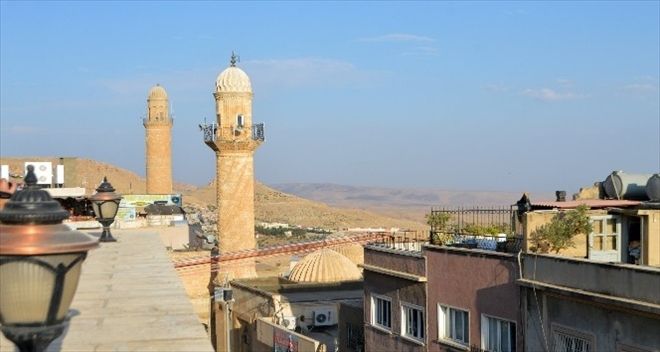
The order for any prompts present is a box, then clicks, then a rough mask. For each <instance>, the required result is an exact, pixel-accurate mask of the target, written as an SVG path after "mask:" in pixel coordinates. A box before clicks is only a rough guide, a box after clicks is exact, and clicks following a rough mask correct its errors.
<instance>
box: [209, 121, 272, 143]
mask: <svg viewBox="0 0 660 352" xmlns="http://www.w3.org/2000/svg"><path fill="white" fill-rule="evenodd" d="M199 129H200V130H201V131H202V134H203V136H204V142H205V143H213V142H216V141H217V140H218V139H222V140H239V139H242V138H245V137H246V134H247V133H250V132H251V133H250V138H251V139H252V140H255V141H260V142H263V141H264V140H265V133H264V124H263V123H257V124H254V125H252V126H251V128H250V129H248V128H247V127H244V126H224V127H219V126H218V124H217V123H204V124H200V125H199Z"/></svg>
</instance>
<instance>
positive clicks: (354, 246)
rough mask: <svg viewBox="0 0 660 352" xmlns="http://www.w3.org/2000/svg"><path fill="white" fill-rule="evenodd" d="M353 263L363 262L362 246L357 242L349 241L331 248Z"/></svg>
mask: <svg viewBox="0 0 660 352" xmlns="http://www.w3.org/2000/svg"><path fill="white" fill-rule="evenodd" d="M332 249H333V250H334V251H335V252H337V253H339V254H341V255H343V256H344V257H346V258H348V259H349V260H350V261H352V262H353V263H355V264H364V247H362V245H361V244H359V243H349V244H344V245H341V246H337V247H334V248H332Z"/></svg>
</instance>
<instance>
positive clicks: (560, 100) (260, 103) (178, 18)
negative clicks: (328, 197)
mask: <svg viewBox="0 0 660 352" xmlns="http://www.w3.org/2000/svg"><path fill="white" fill-rule="evenodd" d="M659 4H660V2H651V1H648V2H625V3H623V2H620V3H619V2H576V3H570V2H560V3H549V2H548V3H543V2H500V3H495V2H473V3H453V2H440V3H435V2H420V3H414V2H405V3H403V2H402V3H397V2H382V3H381V2H363V3H344V2H341V3H311V2H310V3H303V2H247V3H238V2H237V3H224V2H199V3H192V2H186V3H183V2H143V3H134V2H88V3H83V2H70V3H56V2H40V3H25V2H20V3H18V2H2V5H1V13H0V20H1V21H0V22H1V24H0V30H1V31H0V99H1V100H0V127H1V129H0V154H1V155H3V156H25V155H31V156H35V155H36V156H80V157H86V158H94V159H98V160H102V161H106V162H110V163H113V164H116V165H118V166H121V167H125V168H128V169H130V170H133V171H135V172H137V173H139V174H142V175H143V174H144V128H143V126H142V124H141V118H142V117H143V115H144V112H145V109H146V94H147V92H148V90H149V88H150V87H151V86H152V85H153V84H155V83H160V84H161V85H163V86H164V87H165V88H166V89H167V90H168V93H169V96H170V102H171V104H172V105H173V111H174V115H175V116H174V118H175V125H174V130H173V146H174V150H173V163H174V177H175V179H176V180H177V181H182V182H188V183H193V184H203V183H206V182H208V181H209V180H210V179H211V178H212V177H213V172H214V162H215V161H214V156H213V153H212V152H211V150H210V149H209V148H208V147H206V146H205V145H204V144H203V143H202V136H201V134H200V132H199V131H198V128H197V125H198V124H199V123H200V122H201V121H203V119H204V118H207V119H209V120H211V119H213V118H214V101H213V97H212V92H213V85H214V81H215V77H216V76H217V74H218V73H219V72H221V71H222V70H223V69H224V68H225V67H226V66H227V65H228V60H229V55H230V53H231V51H232V50H236V51H237V52H238V53H239V54H240V56H241V60H242V61H241V63H240V64H239V66H240V67H242V68H243V69H244V70H245V71H246V72H247V73H248V74H249V75H250V77H251V79H252V85H253V90H254V94H255V97H254V111H253V118H254V120H255V122H265V123H266V128H267V130H266V138H267V141H266V143H265V144H264V145H263V146H262V147H261V148H260V149H259V150H258V151H257V154H256V157H255V168H256V174H257V178H258V179H259V180H261V181H263V182H266V183H283V182H332V183H338V184H349V185H373V186H395V187H433V188H446V189H478V190H510V191H550V190H555V189H566V190H568V191H569V192H571V191H576V190H577V188H578V187H580V186H585V185H590V184H592V183H593V182H594V181H597V180H602V179H604V178H605V177H606V176H607V174H608V173H609V172H611V171H612V170H615V169H622V170H626V171H628V172H658V171H659V169H660V97H659V96H660V93H659V90H658V87H659V76H660V64H659V62H660V34H659V33H660V5H659ZM101 130H102V131H103V132H99V131H101Z"/></svg>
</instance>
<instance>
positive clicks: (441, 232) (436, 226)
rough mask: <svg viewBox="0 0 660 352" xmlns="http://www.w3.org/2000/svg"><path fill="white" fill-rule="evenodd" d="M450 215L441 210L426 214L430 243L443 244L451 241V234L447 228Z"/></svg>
mask: <svg viewBox="0 0 660 352" xmlns="http://www.w3.org/2000/svg"><path fill="white" fill-rule="evenodd" d="M449 219H451V215H449V214H448V213H442V212H437V213H434V212H431V213H429V214H426V223H427V224H428V225H429V226H431V243H432V244H436V245H440V246H442V245H445V244H447V243H449V242H451V241H452V239H453V235H452V234H451V233H449V231H448V229H447V222H449Z"/></svg>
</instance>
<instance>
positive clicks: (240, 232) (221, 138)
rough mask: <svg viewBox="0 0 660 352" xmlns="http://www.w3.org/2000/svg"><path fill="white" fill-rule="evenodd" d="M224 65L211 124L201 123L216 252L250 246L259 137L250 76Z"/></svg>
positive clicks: (260, 126)
mask: <svg viewBox="0 0 660 352" xmlns="http://www.w3.org/2000/svg"><path fill="white" fill-rule="evenodd" d="M236 59H237V57H236V55H234V54H233V53H232V57H231V61H230V66H229V67H228V68H227V69H225V70H224V71H222V72H221V73H220V75H218V78H217V80H216V84H215V93H214V94H213V96H214V97H215V111H216V117H217V125H216V124H212V125H210V126H209V125H206V127H205V130H204V132H205V133H204V141H205V142H206V144H207V145H208V146H209V147H211V149H213V150H214V151H215V156H216V186H217V202H218V203H217V205H218V235H219V249H220V253H221V254H222V253H230V252H235V251H240V250H246V249H253V248H255V247H256V240H255V236H254V161H253V155H254V152H255V150H256V149H257V147H259V145H260V144H261V142H263V140H264V139H263V136H264V135H263V124H253V123H252V86H251V84H250V78H249V77H248V75H247V74H246V73H245V72H243V70H241V69H240V68H238V67H236Z"/></svg>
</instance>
